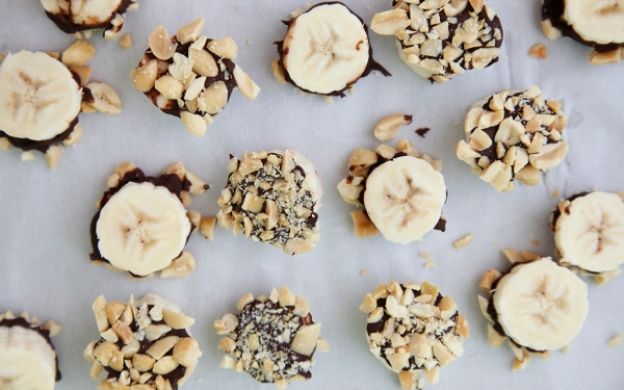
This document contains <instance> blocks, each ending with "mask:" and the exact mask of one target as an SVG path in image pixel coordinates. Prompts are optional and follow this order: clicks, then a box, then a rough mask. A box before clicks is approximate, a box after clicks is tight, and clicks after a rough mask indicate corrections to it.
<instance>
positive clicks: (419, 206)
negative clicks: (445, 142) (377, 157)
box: [364, 156, 446, 244]
mask: <svg viewBox="0 0 624 390" xmlns="http://www.w3.org/2000/svg"><path fill="white" fill-rule="evenodd" d="M445 201H446V185H445V184H444V177H443V176H442V174H441V173H440V172H438V171H436V170H435V169H433V167H432V166H431V164H429V163H428V162H426V161H425V160H422V159H419V158H416V157H412V156H403V157H399V158H396V159H394V160H390V161H387V162H385V163H383V164H381V165H380V166H378V167H376V168H375V169H374V170H373V171H372V173H371V174H370V175H369V176H368V178H367V180H366V189H365V192H364V207H365V208H366V212H367V213H368V216H369V217H370V219H371V221H372V222H373V223H374V224H375V226H376V227H377V229H379V231H380V232H381V234H382V235H383V236H384V238H385V239H387V240H390V241H393V242H397V243H400V244H407V243H410V242H414V241H420V240H422V238H423V236H424V235H425V234H426V233H428V232H429V231H431V230H432V229H433V228H434V227H435V226H436V224H437V223H438V221H439V220H440V217H441V214H442V206H443V205H444V202H445Z"/></svg>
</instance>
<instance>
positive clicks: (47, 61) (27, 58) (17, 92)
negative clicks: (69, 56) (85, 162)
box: [0, 51, 82, 141]
mask: <svg viewBox="0 0 624 390" xmlns="http://www.w3.org/2000/svg"><path fill="white" fill-rule="evenodd" d="M81 103H82V90H81V88H80V85H78V83H77V82H76V80H74V78H73V76H72V74H71V72H70V71H69V70H68V69H67V67H66V66H65V65H63V64H62V63H61V62H60V61H58V60H56V59H54V58H52V57H50V56H49V55H48V54H46V53H41V52H37V53H33V52H28V51H21V52H19V53H16V54H10V55H9V56H7V58H6V59H5V60H4V61H3V62H2V65H0V130H2V131H4V132H5V133H7V134H8V135H10V136H11V137H15V138H26V139H30V140H33V141H43V140H48V139H51V138H54V137H55V136H57V135H58V134H60V133H62V132H64V131H66V130H68V129H69V125H70V124H71V122H72V121H73V120H74V119H76V117H77V116H78V114H79V113H80V106H81Z"/></svg>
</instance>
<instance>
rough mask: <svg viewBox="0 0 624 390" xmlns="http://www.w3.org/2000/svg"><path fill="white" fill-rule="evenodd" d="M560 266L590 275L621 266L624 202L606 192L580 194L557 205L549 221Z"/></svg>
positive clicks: (623, 251)
mask: <svg viewBox="0 0 624 390" xmlns="http://www.w3.org/2000/svg"><path fill="white" fill-rule="evenodd" d="M551 226H552V230H553V232H554V235H555V245H556V246H557V252H559V254H560V256H561V262H562V263H563V264H569V265H571V266H573V267H575V268H577V269H580V270H582V271H585V272H587V273H591V274H594V275H595V274H603V273H608V272H614V271H615V272H617V271H618V269H619V266H620V265H622V264H624V199H622V197H621V196H620V195H618V194H612V193H607V192H600V191H595V192H590V193H580V194H577V195H575V196H572V197H570V198H569V199H565V200H563V201H561V202H560V203H559V205H558V206H557V209H556V210H555V212H554V213H553V216H552V221H551Z"/></svg>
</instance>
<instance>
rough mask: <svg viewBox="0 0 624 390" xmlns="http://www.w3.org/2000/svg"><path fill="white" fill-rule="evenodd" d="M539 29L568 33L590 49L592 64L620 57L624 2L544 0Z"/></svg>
mask: <svg viewBox="0 0 624 390" xmlns="http://www.w3.org/2000/svg"><path fill="white" fill-rule="evenodd" d="M543 3H544V4H543V7H542V28H543V30H544V33H545V34H546V36H547V37H548V38H550V39H556V38H558V37H560V36H561V35H565V36H568V37H570V38H572V39H574V40H576V41H578V42H580V43H582V44H584V45H587V46H590V47H592V48H593V50H592V52H591V54H590V56H589V61H590V62H591V63H594V64H604V63H612V62H618V61H620V60H621V59H624V1H622V0H544V2H543Z"/></svg>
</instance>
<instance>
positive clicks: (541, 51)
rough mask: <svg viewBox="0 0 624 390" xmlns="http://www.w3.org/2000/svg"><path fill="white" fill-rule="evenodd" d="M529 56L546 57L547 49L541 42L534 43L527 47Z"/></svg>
mask: <svg viewBox="0 0 624 390" xmlns="http://www.w3.org/2000/svg"><path fill="white" fill-rule="evenodd" d="M529 56H530V57H533V58H539V59H542V60H543V59H546V58H547V57H548V49H547V48H546V45H544V44H543V43H536V44H535V45H533V46H531V48H530V49H529Z"/></svg>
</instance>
